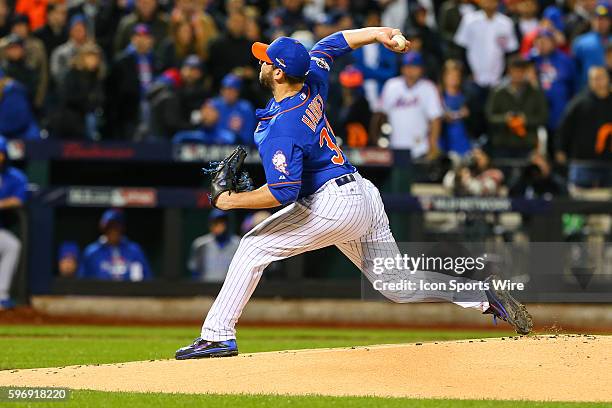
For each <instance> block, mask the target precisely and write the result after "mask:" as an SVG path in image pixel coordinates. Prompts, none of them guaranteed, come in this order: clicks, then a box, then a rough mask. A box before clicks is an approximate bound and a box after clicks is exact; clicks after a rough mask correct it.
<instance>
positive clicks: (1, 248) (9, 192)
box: [0, 135, 28, 310]
mask: <svg viewBox="0 0 612 408" xmlns="http://www.w3.org/2000/svg"><path fill="white" fill-rule="evenodd" d="M0 180H1V181H2V182H1V183H0V210H8V209H14V208H19V207H21V206H22V205H23V203H24V202H25V200H26V198H27V197H26V194H27V186H28V179H27V178H26V176H25V174H23V173H22V172H21V170H19V169H16V168H15V167H12V166H11V165H10V163H9V161H8V145H7V141H6V139H5V138H4V137H3V136H1V135H0ZM2 212H3V211H2ZM20 253H21V242H20V241H19V238H17V237H16V236H15V235H14V234H13V233H12V232H11V231H10V230H8V229H7V228H6V226H5V225H4V223H3V222H2V220H1V219H0V310H3V309H11V308H13V307H14V306H15V303H14V302H13V301H12V300H11V298H10V296H9V289H10V288H11V281H12V280H13V275H14V274H15V271H16V270H17V264H18V263H19V254H20Z"/></svg>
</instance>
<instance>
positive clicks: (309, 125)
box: [302, 115, 317, 132]
mask: <svg viewBox="0 0 612 408" xmlns="http://www.w3.org/2000/svg"><path fill="white" fill-rule="evenodd" d="M302 122H303V123H305V124H306V126H308V127H309V128H310V129H311V130H312V131H313V132H315V131H316V130H317V125H315V124H314V123H312V121H311V120H310V119H308V118H307V117H306V115H302Z"/></svg>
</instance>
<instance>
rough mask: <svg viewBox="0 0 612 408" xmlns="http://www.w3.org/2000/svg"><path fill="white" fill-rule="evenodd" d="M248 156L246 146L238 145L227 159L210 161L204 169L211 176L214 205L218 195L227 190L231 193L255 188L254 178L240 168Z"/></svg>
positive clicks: (211, 199)
mask: <svg viewBox="0 0 612 408" xmlns="http://www.w3.org/2000/svg"><path fill="white" fill-rule="evenodd" d="M246 156H247V151H246V150H245V149H244V147H242V146H238V147H236V149H234V151H233V152H232V154H230V155H229V156H227V157H226V158H225V159H223V160H221V161H219V162H210V163H209V165H208V167H204V168H203V169H202V170H203V171H204V174H208V175H210V176H211V182H210V194H209V198H210V202H211V204H212V205H213V207H216V206H215V203H216V201H217V197H219V195H221V194H222V193H224V192H226V191H229V193H230V194H231V193H232V192H235V193H241V192H243V191H252V190H253V188H254V187H253V180H251V177H250V176H249V173H248V172H246V171H241V170H240V169H241V167H242V164H243V163H244V159H245V157H246Z"/></svg>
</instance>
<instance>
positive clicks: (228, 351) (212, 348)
mask: <svg viewBox="0 0 612 408" xmlns="http://www.w3.org/2000/svg"><path fill="white" fill-rule="evenodd" d="M237 355H238V345H237V344H236V340H233V339H232V340H224V341H208V340H204V339H202V338H200V337H198V338H197V339H195V340H194V341H193V343H192V344H190V345H189V346H185V347H181V348H180V349H178V350H176V355H175V357H176V359H177V360H187V359H189V358H209V357H232V356H237Z"/></svg>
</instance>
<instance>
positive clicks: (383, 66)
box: [352, 9, 399, 110]
mask: <svg viewBox="0 0 612 408" xmlns="http://www.w3.org/2000/svg"><path fill="white" fill-rule="evenodd" d="M381 25H382V23H381V21H380V11H379V10H377V9H373V10H371V11H370V12H368V15H367V17H366V24H365V26H366V27H378V26H381ZM352 57H353V58H354V59H355V62H354V64H353V66H354V67H355V68H357V69H358V70H359V71H361V73H362V74H363V79H364V83H363V89H364V91H365V96H366V99H367V100H368V103H369V104H370V110H377V108H378V105H379V101H378V98H379V97H380V93H381V91H382V88H383V85H384V84H385V82H386V81H387V79H389V78H393V77H396V76H397V73H398V66H399V64H398V61H397V54H396V53H394V52H393V51H390V50H388V49H386V48H385V46H384V45H382V44H380V43H375V44H368V45H366V46H364V47H361V48H358V49H356V50H355V51H353V53H352Z"/></svg>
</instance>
